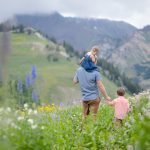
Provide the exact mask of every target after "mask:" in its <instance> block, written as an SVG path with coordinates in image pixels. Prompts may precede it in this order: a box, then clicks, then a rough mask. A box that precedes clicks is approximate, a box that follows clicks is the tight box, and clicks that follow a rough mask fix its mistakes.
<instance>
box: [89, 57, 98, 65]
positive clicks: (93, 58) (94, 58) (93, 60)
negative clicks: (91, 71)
mask: <svg viewBox="0 0 150 150" xmlns="http://www.w3.org/2000/svg"><path fill="white" fill-rule="evenodd" d="M90 58H91V59H92V62H93V63H95V64H96V62H97V60H96V57H95V56H94V55H90Z"/></svg>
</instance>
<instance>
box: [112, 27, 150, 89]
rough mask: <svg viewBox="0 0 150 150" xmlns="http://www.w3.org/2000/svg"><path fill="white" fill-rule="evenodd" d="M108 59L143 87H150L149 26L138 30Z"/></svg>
mask: <svg viewBox="0 0 150 150" xmlns="http://www.w3.org/2000/svg"><path fill="white" fill-rule="evenodd" d="M109 61H110V62H112V63H113V64H115V65H116V66H117V67H119V69H120V70H121V71H122V72H125V73H126V74H128V76H129V77H131V78H133V80H134V81H135V82H138V83H140V85H141V86H142V87H143V88H150V26H146V27H145V28H143V29H141V30H138V31H137V32H136V33H135V34H134V35H133V36H132V37H131V38H130V39H129V40H128V41H127V42H126V43H125V44H123V45H122V46H121V47H119V48H118V49H117V50H115V51H114V53H112V56H111V58H110V59H109Z"/></svg>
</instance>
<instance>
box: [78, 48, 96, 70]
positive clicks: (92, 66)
mask: <svg viewBox="0 0 150 150" xmlns="http://www.w3.org/2000/svg"><path fill="white" fill-rule="evenodd" d="M98 52H99V49H98V47H96V46H94V47H93V48H92V49H91V50H90V51H89V52H87V53H86V54H85V56H84V57H83V58H82V59H81V61H80V65H81V66H82V67H83V68H84V69H85V70H86V71H88V72H92V71H94V70H96V71H99V69H98V67H97V66H96V64H97V54H98Z"/></svg>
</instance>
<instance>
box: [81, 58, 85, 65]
mask: <svg viewBox="0 0 150 150" xmlns="http://www.w3.org/2000/svg"><path fill="white" fill-rule="evenodd" d="M84 59H85V57H82V59H81V60H80V65H81V63H82V62H83V60H84Z"/></svg>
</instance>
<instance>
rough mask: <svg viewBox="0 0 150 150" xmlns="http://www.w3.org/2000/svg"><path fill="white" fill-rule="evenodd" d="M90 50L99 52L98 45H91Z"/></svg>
mask: <svg viewBox="0 0 150 150" xmlns="http://www.w3.org/2000/svg"><path fill="white" fill-rule="evenodd" d="M91 51H95V52H99V47H98V46H93V47H92V48H91Z"/></svg>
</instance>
